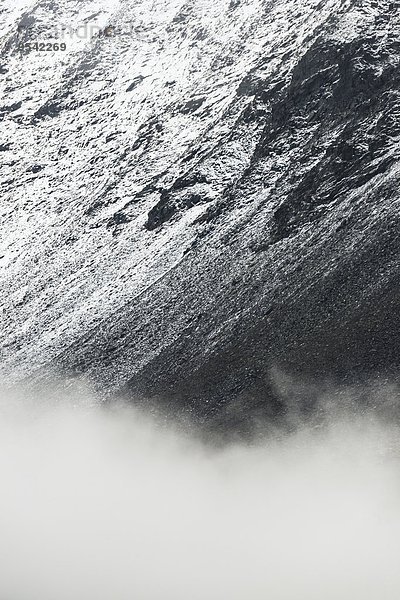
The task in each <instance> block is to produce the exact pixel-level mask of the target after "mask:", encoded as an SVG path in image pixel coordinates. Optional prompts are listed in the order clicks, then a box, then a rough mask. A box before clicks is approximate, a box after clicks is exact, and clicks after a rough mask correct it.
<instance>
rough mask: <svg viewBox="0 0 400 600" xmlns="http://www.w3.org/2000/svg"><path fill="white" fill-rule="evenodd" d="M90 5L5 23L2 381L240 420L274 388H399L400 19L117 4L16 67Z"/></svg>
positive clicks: (348, 8) (276, 406) (329, 6)
mask: <svg viewBox="0 0 400 600" xmlns="http://www.w3.org/2000/svg"><path fill="white" fill-rule="evenodd" d="M28 7H29V8H28ZM94 8H95V5H94V3H92V2H81V3H80V4H79V7H77V8H76V9H74V10H76V11H77V12H75V13H74V12H73V9H72V8H70V5H69V3H67V2H62V1H60V2H58V3H57V4H51V5H49V4H46V3H44V2H37V3H36V4H35V5H34V6H33V7H32V6H31V5H30V4H29V3H26V8H25V9H24V8H23V6H22V5H21V6H20V7H18V8H15V7H14V6H13V4H12V3H11V2H6V4H5V8H3V9H2V11H3V16H5V19H4V22H5V25H4V26H3V31H2V35H3V37H2V42H1V43H2V53H1V61H2V70H1V73H2V75H1V85H2V88H3V92H4V100H2V102H1V105H2V106H3V108H2V109H1V110H2V114H3V120H2V123H1V138H0V143H1V146H0V149H1V150H2V152H1V154H0V161H1V163H2V170H1V186H2V187H1V190H2V203H1V204H2V218H1V228H2V233H1V239H2V249H1V253H0V254H1V255H2V258H1V259H0V264H1V266H2V288H3V298H4V301H3V303H2V309H3V311H4V312H3V314H4V319H3V324H2V340H3V348H2V376H3V378H5V379H6V380H9V381H15V380H19V379H21V378H25V377H29V378H31V377H43V376H44V375H45V376H50V375H49V374H54V373H60V372H61V373H63V374H65V373H67V374H69V375H84V376H85V377H87V378H88V379H89V380H90V381H91V382H92V383H93V384H94V385H95V386H96V387H97V388H98V389H99V390H101V392H102V393H104V394H105V395H106V396H107V395H109V394H112V393H115V392H116V391H121V390H123V391H124V392H125V393H128V394H129V395H131V396H132V397H133V398H138V397H145V398H149V397H155V398H157V399H159V401H161V402H162V403H167V404H168V405H171V404H173V405H174V406H178V407H179V409H182V408H183V409H184V410H185V411H190V412H194V413H195V414H196V416H201V417H205V418H210V417H215V416H216V418H223V419H225V420H227V419H229V418H232V419H233V421H234V422H235V423H236V421H237V420H238V419H239V420H245V419H246V418H247V416H248V415H251V414H256V413H257V414H258V411H260V410H261V411H262V412H263V413H265V414H271V413H273V414H276V412H277V411H278V412H279V411H280V410H281V409H282V405H281V401H280V400H279V397H278V394H277V393H275V391H274V386H275V380H274V377H273V376H272V375H271V372H272V373H273V372H276V371H275V369H276V368H277V367H279V368H281V369H284V370H286V371H290V372H293V373H296V374H299V375H301V376H303V377H311V378H316V377H319V378H320V377H335V378H336V377H337V378H340V379H346V380H353V379H359V378H360V377H361V378H362V377H368V376H370V375H371V374H377V373H388V372H390V373H391V374H393V373H396V371H397V368H398V363H399V345H398V341H397V340H398V335H399V316H398V315H399V310H398V303H399V291H398V290H399V287H398V270H399V252H400V242H399V236H398V228H399V221H400V217H399V194H398V178H399V167H398V154H399V150H398V141H399V133H400V119H399V116H400V89H399V82H400V70H399V60H400V12H399V11H400V3H399V2H392V3H388V2H387V1H379V0H377V1H372V0H371V1H368V0H366V1H365V0H364V1H363V2H358V1H352V2H350V1H341V0H330V1H328V0H321V1H319V2H316V1H314V0H305V1H304V2H301V3H298V2H294V1H293V2H287V1H286V0H285V1H283V0H282V1H280V0H276V1H274V2H267V1H264V2H263V1H262V0H247V1H242V2H229V1H226V2H218V3H216V2H212V1H211V0H202V1H197V2H191V1H188V2H182V1H180V2H178V1H176V0H169V1H168V2H162V1H161V0H156V1H155V2H154V3H153V4H152V5H151V3H148V2H142V3H140V2H136V3H134V4H133V5H130V7H129V8H126V6H124V5H123V4H122V3H121V5H118V6H116V5H115V3H112V2H107V1H106V0H103V1H102V2H96V10H97V11H99V10H100V12H99V13H98V14H99V16H98V17H97V20H96V19H95V21H94V22H96V23H99V27H100V26H101V27H105V26H107V25H112V26H113V27H114V28H115V29H116V31H117V33H116V34H115V35H113V36H111V37H108V36H99V35H96V36H95V37H94V38H93V39H91V40H89V39H78V38H76V36H71V39H67V41H66V43H67V50H66V51H65V52H60V51H59V52H48V53H39V52H34V51H31V52H29V53H26V52H22V53H21V52H19V51H18V50H17V43H18V42H19V41H20V40H21V36H25V38H26V32H25V30H24V29H23V28H22V31H23V33H22V34H21V31H18V24H21V22H28V21H29V23H31V24H32V23H33V24H36V26H39V25H41V26H42V28H44V29H45V26H46V24H47V25H48V26H49V24H50V23H53V24H54V22H57V23H60V24H61V23H64V24H69V25H70V24H71V23H75V24H76V25H80V24H81V23H83V22H84V21H85V19H87V20H89V21H90V18H89V17H90V16H91V15H93V13H95V12H96V10H94ZM27 20H28V21H27ZM89 21H88V22H89ZM128 25H129V33H127V31H128ZM30 27H31V28H34V25H30ZM20 29H21V27H20ZM118 32H119V33H118ZM121 32H122V33H121ZM124 32H125V33H124ZM41 35H42V36H43V35H44V36H45V37H46V34H43V33H42V34H41ZM29 36H30V37H31V38H32V36H33V37H34V33H32V30H31V29H30V30H29ZM25 38H24V39H25ZM7 107H8V108H7ZM236 406H239V407H240V410H239V411H236V408H235V411H233V410H230V408H229V407H236ZM238 414H239V416H238ZM218 415H220V416H219V417H218ZM232 415H234V416H232Z"/></svg>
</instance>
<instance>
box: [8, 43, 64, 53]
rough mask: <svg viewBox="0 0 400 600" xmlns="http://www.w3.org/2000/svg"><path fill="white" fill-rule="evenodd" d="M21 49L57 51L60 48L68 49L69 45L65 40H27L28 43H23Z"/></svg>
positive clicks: (28, 50)
mask: <svg viewBox="0 0 400 600" xmlns="http://www.w3.org/2000/svg"><path fill="white" fill-rule="evenodd" d="M19 49H20V50H25V51H27V52H30V51H31V50H37V51H38V52H46V51H47V52H51V51H56V52H57V51H58V50H61V51H64V50H66V49H67V45H66V44H65V43H64V42H61V44H57V43H53V42H27V43H26V44H21V45H20V47H19Z"/></svg>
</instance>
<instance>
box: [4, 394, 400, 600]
mask: <svg viewBox="0 0 400 600" xmlns="http://www.w3.org/2000/svg"><path fill="white" fill-rule="evenodd" d="M399 466H400V461H399V446H398V431H397V428H396V426H394V425H393V426H389V425H387V424H383V423H381V422H379V421H376V420H375V419H373V418H372V417H371V415H369V416H363V417H361V416H358V417H357V416H354V415H353V416H352V417H351V418H350V417H349V416H348V415H347V416H346V417H340V418H339V417H337V418H335V419H333V421H332V422H331V423H330V425H324V426H323V427H318V428H310V427H306V426H304V427H301V428H298V429H297V431H296V433H293V434H291V435H285V436H273V437H271V436H269V437H268V438H266V439H265V440H262V441H257V443H253V444H250V443H235V444H229V445H227V446H226V447H224V448H222V449H221V448H219V449H215V448H211V447H210V446H208V445H207V444H204V443H202V442H200V441H198V440H195V439H192V438H191V436H189V435H188V434H187V433H184V432H179V430H178V429H177V428H174V427H172V426H171V425H163V424H162V423H160V421H155V420H154V419H153V420H152V419H150V418H146V417H144V416H143V414H142V413H139V412H138V411H135V410H134V409H132V408H128V407H126V406H116V407H114V408H108V409H105V408H102V407H101V406H98V405H96V403H95V402H94V401H93V400H92V399H91V398H90V397H88V398H87V400H86V401H85V402H83V401H82V398H81V397H80V398H79V400H74V399H72V401H70V402H65V401H60V400H58V401H57V402H55V401H54V402H52V401H49V400H47V401H41V402H39V401H37V399H36V400H34V401H30V402H28V401H26V399H21V398H17V397H16V396H15V394H14V395H12V397H11V395H10V394H8V395H7V394H6V395H4V394H3V398H2V401H1V405H0V478H1V494H0V599H1V600H111V599H112V600H222V599H227V600H228V599H229V600H267V599H268V600H322V599H323V600H377V599H378V598H379V599H385V600H398V598H399V597H400V571H399V568H398V554H399V549H400V471H399Z"/></svg>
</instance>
